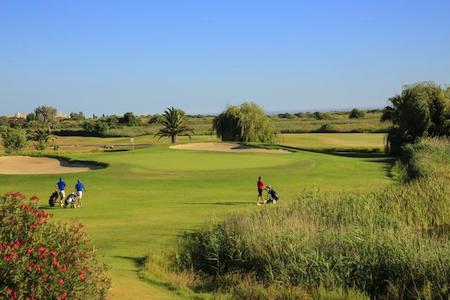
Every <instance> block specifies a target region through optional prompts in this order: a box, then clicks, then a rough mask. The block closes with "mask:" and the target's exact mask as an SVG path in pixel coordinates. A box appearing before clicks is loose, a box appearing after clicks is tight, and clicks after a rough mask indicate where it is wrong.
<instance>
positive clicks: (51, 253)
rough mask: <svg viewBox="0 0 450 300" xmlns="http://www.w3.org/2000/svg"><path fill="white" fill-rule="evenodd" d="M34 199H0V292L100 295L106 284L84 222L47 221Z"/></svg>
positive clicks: (11, 295)
mask: <svg viewBox="0 0 450 300" xmlns="http://www.w3.org/2000/svg"><path fill="white" fill-rule="evenodd" d="M37 200H38V199H37V197H35V196H33V197H31V198H30V200H29V201H27V200H26V197H25V196H24V195H23V194H21V193H17V192H15V193H7V194H5V195H4V196H3V197H0V222H1V224H0V295H3V296H5V297H6V298H10V299H25V298H26V299H95V298H104V296H105V294H106V292H107V290H108V289H109V286H110V281H109V279H108V278H107V277H106V275H105V266H104V265H103V264H102V263H100V262H99V261H98V260H97V258H96V255H95V250H94V248H93V247H92V246H91V245H90V243H89V241H88V239H87V237H86V235H85V233H84V232H83V230H82V225H81V224H78V225H67V224H56V223H52V222H48V220H49V218H50V216H49V215H48V214H47V213H46V212H44V211H43V210H40V209H38V204H37Z"/></svg>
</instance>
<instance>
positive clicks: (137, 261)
mask: <svg viewBox="0 0 450 300" xmlns="http://www.w3.org/2000/svg"><path fill="white" fill-rule="evenodd" d="M113 257H114V258H119V259H123V260H128V261H131V262H132V263H133V265H134V266H135V267H136V268H142V267H143V266H144V264H145V259H146V257H145V256H143V257H133V256H122V255H115V256H113Z"/></svg>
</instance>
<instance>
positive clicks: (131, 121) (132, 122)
mask: <svg viewBox="0 0 450 300" xmlns="http://www.w3.org/2000/svg"><path fill="white" fill-rule="evenodd" d="M119 122H120V123H122V124H125V125H127V126H132V127H136V126H139V123H138V119H137V118H136V116H135V115H134V114H133V113H132V112H127V113H125V114H124V115H123V117H122V118H120V119H119Z"/></svg>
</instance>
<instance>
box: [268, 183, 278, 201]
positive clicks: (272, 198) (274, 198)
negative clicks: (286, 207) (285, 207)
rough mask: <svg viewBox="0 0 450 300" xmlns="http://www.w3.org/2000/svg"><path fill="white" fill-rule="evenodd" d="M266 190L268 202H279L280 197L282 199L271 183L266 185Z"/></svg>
mask: <svg viewBox="0 0 450 300" xmlns="http://www.w3.org/2000/svg"><path fill="white" fill-rule="evenodd" d="M266 191H267V201H266V203H273V204H275V203H277V201H278V199H280V197H278V194H277V192H276V191H275V190H274V189H273V188H272V187H271V186H270V185H269V186H267V187H266Z"/></svg>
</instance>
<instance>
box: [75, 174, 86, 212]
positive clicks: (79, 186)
mask: <svg viewBox="0 0 450 300" xmlns="http://www.w3.org/2000/svg"><path fill="white" fill-rule="evenodd" d="M75 190H76V191H77V198H78V199H77V200H78V206H79V207H81V198H83V192H84V190H85V187H84V184H83V183H82V182H81V180H80V179H78V180H77V184H76V185H75Z"/></svg>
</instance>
